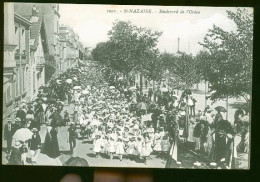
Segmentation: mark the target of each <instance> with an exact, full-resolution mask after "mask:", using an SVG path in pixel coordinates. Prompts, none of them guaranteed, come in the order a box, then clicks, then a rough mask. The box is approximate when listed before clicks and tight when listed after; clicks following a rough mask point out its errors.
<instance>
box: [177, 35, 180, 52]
mask: <svg viewBox="0 0 260 182" xmlns="http://www.w3.org/2000/svg"><path fill="white" fill-rule="evenodd" d="M177 52H180V38H179V37H178V47H177Z"/></svg>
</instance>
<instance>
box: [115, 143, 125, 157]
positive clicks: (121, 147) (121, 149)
mask: <svg viewBox="0 0 260 182" xmlns="http://www.w3.org/2000/svg"><path fill="white" fill-rule="evenodd" d="M124 147H125V144H124V142H116V154H118V155H123V154H125V149H124Z"/></svg>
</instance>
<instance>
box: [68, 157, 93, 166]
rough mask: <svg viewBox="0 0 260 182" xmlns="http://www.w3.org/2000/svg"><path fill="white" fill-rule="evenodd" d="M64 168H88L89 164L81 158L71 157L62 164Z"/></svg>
mask: <svg viewBox="0 0 260 182" xmlns="http://www.w3.org/2000/svg"><path fill="white" fill-rule="evenodd" d="M64 166H89V164H88V162H87V161H86V160H85V159H83V158H81V157H71V158H69V159H68V160H67V161H66V162H65V163H64Z"/></svg>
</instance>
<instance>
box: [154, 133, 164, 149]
mask: <svg viewBox="0 0 260 182" xmlns="http://www.w3.org/2000/svg"><path fill="white" fill-rule="evenodd" d="M161 141H162V137H161V135H160V133H155V135H154V147H153V150H154V151H162V146H161Z"/></svg>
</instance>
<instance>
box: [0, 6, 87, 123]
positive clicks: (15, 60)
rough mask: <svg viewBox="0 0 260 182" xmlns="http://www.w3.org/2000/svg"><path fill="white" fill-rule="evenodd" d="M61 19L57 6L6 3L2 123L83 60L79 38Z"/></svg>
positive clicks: (83, 49)
mask: <svg viewBox="0 0 260 182" xmlns="http://www.w3.org/2000/svg"><path fill="white" fill-rule="evenodd" d="M59 19H60V14H59V5H58V4H39V3H5V5H4V64H3V65H4V69H3V120H5V119H6V118H7V117H9V116H11V117H12V113H13V112H14V108H15V105H16V103H19V102H21V101H22V100H26V101H29V100H33V99H34V98H35V97H36V96H37V94H38V90H39V88H40V87H41V86H44V85H45V84H47V83H48V81H49V80H50V79H51V77H52V76H55V75H57V74H60V73H62V72H64V71H65V70H67V69H68V68H70V67H74V66H75V65H77V64H78V62H79V61H80V62H82V61H83V60H84V57H85V54H86V49H85V48H84V46H83V45H82V43H80V41H79V36H78V35H77V34H76V33H75V32H74V31H73V29H72V28H70V27H68V26H65V25H61V24H60V22H59Z"/></svg>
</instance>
